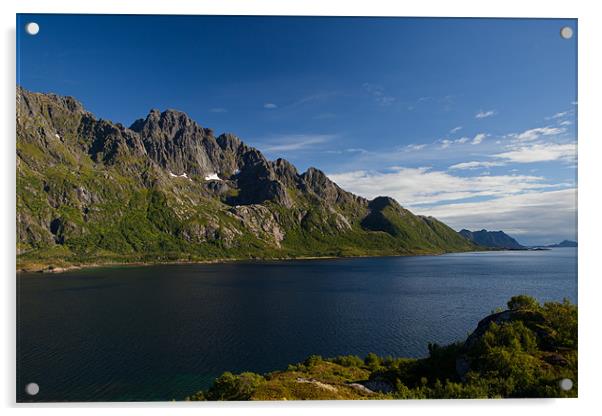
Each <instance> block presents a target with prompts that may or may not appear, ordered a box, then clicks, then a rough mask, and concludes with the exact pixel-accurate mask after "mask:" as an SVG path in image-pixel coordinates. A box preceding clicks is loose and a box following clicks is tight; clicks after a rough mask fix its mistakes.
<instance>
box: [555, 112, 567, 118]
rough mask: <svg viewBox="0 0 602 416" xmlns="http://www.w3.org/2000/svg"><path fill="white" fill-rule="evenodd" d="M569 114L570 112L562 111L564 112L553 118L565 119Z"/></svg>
mask: <svg viewBox="0 0 602 416" xmlns="http://www.w3.org/2000/svg"><path fill="white" fill-rule="evenodd" d="M568 114H569V112H568V111H562V112H560V113H556V114H554V115H553V116H552V117H551V118H561V117H564V116H566V115H568Z"/></svg>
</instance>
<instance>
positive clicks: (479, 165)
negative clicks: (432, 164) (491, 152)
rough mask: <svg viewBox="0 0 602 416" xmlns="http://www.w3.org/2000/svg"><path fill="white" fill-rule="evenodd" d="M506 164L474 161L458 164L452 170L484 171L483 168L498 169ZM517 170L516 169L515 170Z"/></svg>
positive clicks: (451, 167)
mask: <svg viewBox="0 0 602 416" xmlns="http://www.w3.org/2000/svg"><path fill="white" fill-rule="evenodd" d="M504 165H505V163H504V162H487V161H484V162H477V161H473V162H462V163H456V164H455V165H452V166H450V167H449V168H450V169H468V170H474V169H483V168H492V167H496V166H504ZM513 170H515V169H513Z"/></svg>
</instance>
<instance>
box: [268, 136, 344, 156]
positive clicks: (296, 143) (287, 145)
mask: <svg viewBox="0 0 602 416" xmlns="http://www.w3.org/2000/svg"><path fill="white" fill-rule="evenodd" d="M335 137H336V135H335V134H288V135H282V136H276V137H273V138H270V139H269V140H268V141H266V142H263V144H258V145H257V147H258V148H259V149H261V150H262V151H265V152H283V151H293V150H301V149H305V148H308V147H310V146H312V145H318V144H322V143H326V142H328V141H330V140H332V139H333V138H335Z"/></svg>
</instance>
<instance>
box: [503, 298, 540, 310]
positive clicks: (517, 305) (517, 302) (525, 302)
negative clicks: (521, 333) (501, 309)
mask: <svg viewBox="0 0 602 416" xmlns="http://www.w3.org/2000/svg"><path fill="white" fill-rule="evenodd" d="M507 305H508V309H510V310H516V309H530V310H537V309H539V303H538V302H537V301H536V300H535V298H533V297H531V296H528V295H517V296H512V297H511V298H510V300H509V301H508V303H507Z"/></svg>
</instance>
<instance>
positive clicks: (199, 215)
mask: <svg viewBox="0 0 602 416" xmlns="http://www.w3.org/2000/svg"><path fill="white" fill-rule="evenodd" d="M17 230H18V235H17V244H18V251H19V253H20V254H21V255H20V257H19V258H20V261H21V263H27V262H29V263H31V262H34V263H35V262H37V263H40V264H47V263H49V262H50V260H52V261H54V262H57V261H58V260H60V259H63V260H64V262H65V263H73V262H80V263H81V262H94V261H105V260H109V259H112V260H120V261H121V260H123V261H129V260H145V259H155V260H156V259H157V258H158V259H161V260H201V259H207V260H210V259H225V258H279V257H295V256H329V255H379V254H381V255H383V254H410V253H442V252H446V251H459V250H470V249H473V248H474V246H473V244H472V243H470V242H469V241H467V240H466V239H465V238H463V237H462V236H460V235H459V234H458V233H456V232H454V231H453V230H451V229H450V228H449V227H447V226H445V225H444V224H442V223H441V222H439V221H437V220H435V219H434V218H422V217H417V216H415V215H413V214H412V213H411V212H409V211H407V210H405V209H403V208H402V207H401V206H400V205H399V204H398V203H397V202H396V201H394V200H392V199H390V198H377V199H375V200H374V201H368V200H366V199H364V198H361V197H358V196H356V195H353V194H351V193H349V192H346V191H345V190H343V189H341V188H340V187H339V186H337V185H336V184H335V183H334V182H332V181H331V180H330V179H329V178H328V177H327V176H326V175H325V174H324V173H323V172H321V171H320V170H318V169H315V168H310V169H308V170H307V171H306V172H303V173H299V172H298V171H297V169H296V168H295V167H294V166H293V165H292V164H290V163H289V162H287V161H286V160H283V159H278V160H276V161H270V160H268V159H266V158H265V156H263V154H262V153H261V152H260V151H259V150H257V149H255V148H253V147H250V146H248V145H246V144H244V143H243V142H242V141H241V140H240V139H239V138H238V137H236V136H234V135H232V134H222V135H220V136H218V137H215V136H214V134H213V131H212V130H211V129H207V128H204V127H202V126H200V125H199V124H197V123H196V122H195V121H193V120H191V119H190V118H189V117H188V116H187V115H186V114H184V113H182V112H179V111H175V110H166V111H164V112H159V111H158V110H151V111H150V113H149V114H148V115H147V116H146V118H143V119H139V120H136V121H135V122H134V123H133V124H132V125H131V126H130V127H129V128H127V127H125V126H123V125H121V124H119V123H112V122H110V121H106V120H99V119H97V118H95V117H94V116H93V115H92V114H91V113H89V112H87V111H86V110H85V109H84V108H83V106H82V105H81V104H80V103H79V102H78V101H77V100H75V99H73V98H71V97H60V96H57V95H54V94H38V93H32V92H29V91H27V90H25V89H23V88H19V89H18V93H17Z"/></svg>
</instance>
